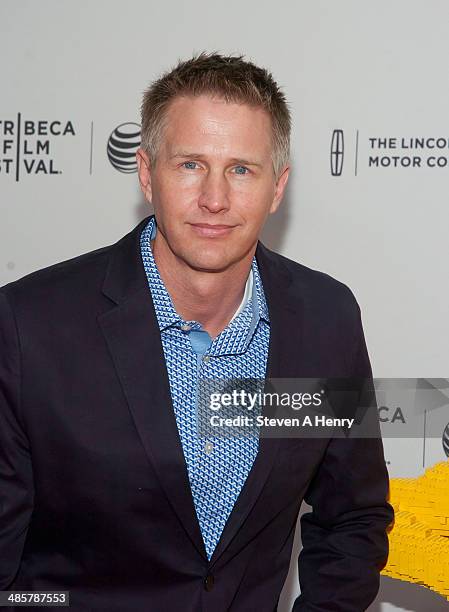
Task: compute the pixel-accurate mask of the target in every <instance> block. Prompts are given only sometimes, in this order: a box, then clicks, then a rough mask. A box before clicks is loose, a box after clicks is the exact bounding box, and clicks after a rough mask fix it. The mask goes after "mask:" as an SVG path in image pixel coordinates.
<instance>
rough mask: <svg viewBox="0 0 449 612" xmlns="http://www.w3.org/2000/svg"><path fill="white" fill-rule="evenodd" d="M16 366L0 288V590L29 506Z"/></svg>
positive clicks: (12, 565)
mask: <svg viewBox="0 0 449 612" xmlns="http://www.w3.org/2000/svg"><path fill="white" fill-rule="evenodd" d="M20 370H21V364H20V346H19V339H18V333H17V327H16V323H15V319H14V315H13V312H12V309H11V308H10V305H9V303H8V300H7V298H6V295H5V292H4V291H0V590H7V589H8V586H9V585H10V584H11V583H12V582H13V581H14V578H15V576H16V574H17V571H18V569H19V565H20V560H21V556H22V550H23V546H24V542H25V537H26V534H27V530H28V525H29V521H30V517H31V513H32V509H33V497H34V490H33V475H32V467H31V457H30V448H29V444H28V440H27V436H26V435H25V433H24V429H23V427H22V424H21V422H20V414H19V411H20V386H21V371H20Z"/></svg>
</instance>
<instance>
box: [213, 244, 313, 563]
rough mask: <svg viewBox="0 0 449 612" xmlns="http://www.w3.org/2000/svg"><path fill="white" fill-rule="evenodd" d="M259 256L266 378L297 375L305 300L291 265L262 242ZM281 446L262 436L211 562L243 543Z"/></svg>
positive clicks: (260, 517)
mask: <svg viewBox="0 0 449 612" xmlns="http://www.w3.org/2000/svg"><path fill="white" fill-rule="evenodd" d="M256 259H257V263H258V267H259V271H260V276H261V278H262V284H263V288H264V292H265V297H266V300H267V305H268V311H269V314H270V345H269V351H268V362H267V373H266V379H267V380H268V381H269V380H270V379H274V378H289V377H297V376H299V375H300V374H299V372H301V370H302V365H301V364H302V360H303V359H304V351H303V314H304V312H303V310H304V304H303V302H302V299H301V297H300V296H299V297H297V298H295V299H292V298H291V296H290V295H289V290H290V287H291V276H290V273H289V271H288V269H287V268H286V267H285V266H284V265H283V264H282V263H281V262H280V259H279V258H278V257H277V256H276V255H275V254H273V253H272V252H271V251H269V250H268V249H267V248H266V247H264V246H263V244H262V243H260V242H259V243H258V246H257V250H256ZM267 411H268V407H266V406H263V407H262V415H263V416H267ZM279 446H280V439H279V438H267V437H262V438H260V441H259V451H258V453H257V457H256V459H255V461H254V464H253V466H252V468H251V471H250V473H249V475H248V478H247V479H246V482H245V484H244V486H243V488H242V490H241V492H240V495H239V497H238V499H237V501H236V503H235V505H234V508H233V510H232V512H231V514H230V516H229V519H228V521H227V523H226V525H225V528H224V530H223V533H222V535H221V538H220V540H219V542H218V544H217V546H216V548H215V550H214V553H213V555H212V558H211V565H214V564H215V563H216V562H217V561H218V559H219V558H220V557H221V555H222V554H223V553H224V552H225V550H226V549H227V548H228V547H229V545H230V544H231V542H233V540H234V539H235V542H234V543H235V544H236V546H237V543H236V541H237V540H238V546H239V547H240V546H243V545H244V543H245V533H246V530H245V529H244V526H245V525H244V523H245V521H246V519H247V518H248V515H249V514H250V512H251V510H252V508H253V507H254V504H255V503H256V502H257V499H258V497H259V496H260V494H261V492H262V490H263V488H264V486H265V484H266V483H267V480H268V477H269V474H270V471H271V469H272V467H273V465H274V462H275V459H276V454H277V451H278V449H279ZM263 520H264V517H263V516H260V515H259V516H257V517H256V516H251V526H252V528H256V525H255V524H254V523H255V522H262V521H263ZM252 531H254V529H252Z"/></svg>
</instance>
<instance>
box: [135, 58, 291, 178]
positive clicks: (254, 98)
mask: <svg viewBox="0 0 449 612" xmlns="http://www.w3.org/2000/svg"><path fill="white" fill-rule="evenodd" d="M201 94H211V95H213V96H219V97H221V98H223V99H224V100H226V102H237V103H243V104H248V105H249V106H255V107H260V108H263V109H264V110H266V111H267V112H268V114H269V115H270V117H271V124H272V140H273V152H272V160H273V170H274V174H275V176H276V179H277V178H279V176H280V174H281V172H282V170H283V169H284V168H285V167H286V166H287V165H288V163H289V159H290V131H291V117H290V111H289V109H288V104H287V101H286V99H285V96H284V94H283V93H282V91H281V90H280V88H279V86H278V85H277V83H276V82H275V81H274V79H273V77H272V75H271V74H270V73H269V72H268V71H267V70H265V69H264V68H259V67H258V66H256V65H254V64H253V63H251V62H248V61H244V60H243V56H242V55H235V56H233V55H226V56H225V55H220V54H219V53H205V52H202V53H200V54H198V55H194V56H193V57H192V58H191V59H188V60H186V61H179V62H178V64H177V66H176V67H175V68H173V69H172V70H170V71H168V72H166V73H164V74H163V75H162V76H161V77H160V78H159V79H157V80H156V81H154V82H153V83H151V85H150V86H149V87H148V89H147V90H146V91H145V93H144V96H143V101H142V107H141V116H142V132H141V133H142V145H141V146H142V148H143V150H144V151H145V152H146V153H147V154H148V156H149V158H150V162H151V164H152V165H154V164H155V163H156V158H157V153H158V150H159V146H160V143H161V139H162V135H163V129H164V125H165V123H164V121H165V118H166V115H167V110H168V107H169V105H170V103H171V102H172V100H173V99H174V98H175V97H176V96H182V95H184V96H188V95H190V96H198V95H201Z"/></svg>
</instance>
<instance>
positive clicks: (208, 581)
mask: <svg viewBox="0 0 449 612" xmlns="http://www.w3.org/2000/svg"><path fill="white" fill-rule="evenodd" d="M214 582H215V579H214V577H213V576H212V574H208V575H207V576H206V578H205V579H204V588H205V589H206V591H212V588H213V586H214Z"/></svg>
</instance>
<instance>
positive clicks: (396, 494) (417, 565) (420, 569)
mask: <svg viewBox="0 0 449 612" xmlns="http://www.w3.org/2000/svg"><path fill="white" fill-rule="evenodd" d="M390 503H391V505H392V506H393V508H394V510H395V521H394V524H393V527H392V528H391V530H390V532H389V541H390V554H389V557H388V563H387V565H386V566H385V567H384V569H383V570H382V574H384V575H385V576H390V577H391V578H398V579H400V580H406V581H408V582H415V583H417V584H420V585H422V586H425V587H428V588H429V589H432V590H434V591H436V592H437V593H440V594H441V595H443V596H444V597H446V598H447V600H448V601H449V461H443V462H441V463H437V464H435V465H434V466H432V467H431V468H429V469H428V470H426V472H425V473H424V474H423V475H422V476H420V477H419V478H393V479H391V480H390Z"/></svg>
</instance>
